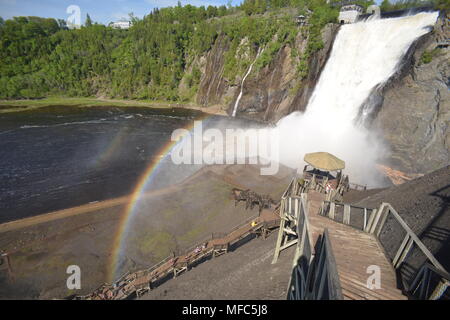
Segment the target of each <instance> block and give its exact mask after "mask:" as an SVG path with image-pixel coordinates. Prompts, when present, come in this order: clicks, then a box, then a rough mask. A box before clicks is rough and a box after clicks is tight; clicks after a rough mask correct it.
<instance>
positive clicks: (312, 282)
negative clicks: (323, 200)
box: [287, 194, 342, 300]
mask: <svg viewBox="0 0 450 320" xmlns="http://www.w3.org/2000/svg"><path fill="white" fill-rule="evenodd" d="M306 204H307V201H306V194H302V195H301V200H300V205H299V206H295V210H296V211H297V212H296V214H295V215H296V216H297V217H298V223H297V234H298V239H299V240H298V242H297V248H296V253H295V256H294V264H293V269H292V274H291V279H290V282H289V287H288V296H287V298H288V300H338V299H342V292H341V287H340V284H339V275H338V273H337V269H336V262H335V260H334V255H333V252H332V248H331V243H330V240H329V235H328V230H326V229H325V231H324V233H323V234H322V235H321V236H320V238H319V240H318V241H317V243H316V245H315V248H314V243H313V240H312V234H311V232H310V224H309V220H308V211H307V210H308V209H307V206H306ZM315 249H316V250H315Z"/></svg>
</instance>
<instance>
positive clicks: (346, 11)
mask: <svg viewBox="0 0 450 320" xmlns="http://www.w3.org/2000/svg"><path fill="white" fill-rule="evenodd" d="M363 10H364V9H363V7H362V6H360V5H357V4H346V5H343V6H342V7H341V11H340V12H339V18H338V19H339V23H341V24H344V23H354V22H356V20H357V19H358V17H359V16H360V15H361V14H362V13H363Z"/></svg>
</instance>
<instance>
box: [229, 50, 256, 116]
mask: <svg viewBox="0 0 450 320" xmlns="http://www.w3.org/2000/svg"><path fill="white" fill-rule="evenodd" d="M263 51H264V50H261V48H259V49H258V53H257V54H256V58H255V60H253V62H252V64H251V65H250V67H249V68H248V70H247V73H246V74H245V76H244V78H242V82H241V92H239V95H238V97H237V99H236V102H235V103H234V108H233V113H232V115H231V116H232V117H236V111H237V108H238V106H239V101H240V100H241V98H242V92H243V90H244V82H245V79H246V78H247V76H248V75H249V74H250V72H252V68H253V65H254V64H255V62H256V60H257V59H258V57H259V55H260V54H261V53H262V52H263Z"/></svg>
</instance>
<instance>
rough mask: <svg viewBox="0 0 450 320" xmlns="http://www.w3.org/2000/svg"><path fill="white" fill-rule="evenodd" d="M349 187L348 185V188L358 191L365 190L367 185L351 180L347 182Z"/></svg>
mask: <svg viewBox="0 0 450 320" xmlns="http://www.w3.org/2000/svg"><path fill="white" fill-rule="evenodd" d="M349 187H350V189H353V190H358V191H365V190H367V186H365V185H362V184H357V183H352V182H350V183H349Z"/></svg>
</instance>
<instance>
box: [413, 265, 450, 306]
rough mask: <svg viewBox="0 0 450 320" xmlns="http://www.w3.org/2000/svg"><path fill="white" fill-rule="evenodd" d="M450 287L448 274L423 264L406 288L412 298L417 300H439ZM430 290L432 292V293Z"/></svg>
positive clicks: (449, 275)
mask: <svg viewBox="0 0 450 320" xmlns="http://www.w3.org/2000/svg"><path fill="white" fill-rule="evenodd" d="M449 286H450V274H448V273H446V272H443V271H442V270H439V269H437V268H435V267H434V266H432V265H430V264H429V263H425V264H424V265H422V267H421V268H420V270H419V272H417V275H416V277H415V278H414V280H413V282H412V283H411V285H410V286H409V288H408V292H409V293H410V295H411V296H412V297H414V298H415V299H418V300H439V299H441V298H442V297H443V296H444V295H445V293H446V291H447V290H448V288H449ZM432 288H434V289H433V291H432Z"/></svg>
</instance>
